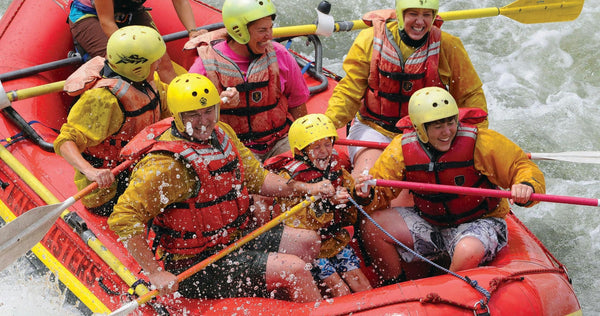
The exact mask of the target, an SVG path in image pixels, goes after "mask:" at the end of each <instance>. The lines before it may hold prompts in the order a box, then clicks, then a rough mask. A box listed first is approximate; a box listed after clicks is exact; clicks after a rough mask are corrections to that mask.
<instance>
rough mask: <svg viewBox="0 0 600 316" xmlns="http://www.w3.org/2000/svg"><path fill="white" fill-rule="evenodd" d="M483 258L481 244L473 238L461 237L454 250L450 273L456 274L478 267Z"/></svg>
mask: <svg viewBox="0 0 600 316" xmlns="http://www.w3.org/2000/svg"><path fill="white" fill-rule="evenodd" d="M484 256H485V247H484V245H483V243H482V242H481V241H480V240H479V239H477V238H475V237H469V236H467V237H463V238H462V239H461V240H460V241H459V242H458V243H457V244H456V247H455V248H454V255H453V256H452V263H451V264H450V271H452V272H457V271H461V270H466V269H472V268H475V267H477V266H479V263H480V262H481V260H483V257H484Z"/></svg>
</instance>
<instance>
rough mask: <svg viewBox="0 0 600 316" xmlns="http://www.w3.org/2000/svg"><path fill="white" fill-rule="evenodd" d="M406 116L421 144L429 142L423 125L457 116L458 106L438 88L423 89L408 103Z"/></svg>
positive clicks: (449, 95)
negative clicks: (408, 117)
mask: <svg viewBox="0 0 600 316" xmlns="http://www.w3.org/2000/svg"><path fill="white" fill-rule="evenodd" d="M408 115H409V116H410V120H411V121H412V124H413V126H414V128H415V130H416V131H417V135H419V139H420V140H421V141H422V142H423V143H427V142H429V137H427V130H426V129H425V123H429V122H434V121H437V120H441V119H445V118H448V117H452V116H456V115H458V105H456V101H455V100H454V98H453V97H452V95H451V94H450V92H448V91H446V90H444V89H442V88H439V87H428V88H423V89H420V90H418V91H417V92H415V93H414V94H413V95H412V96H411V97H410V101H408Z"/></svg>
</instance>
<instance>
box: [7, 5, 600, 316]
mask: <svg viewBox="0 0 600 316" xmlns="http://www.w3.org/2000/svg"><path fill="white" fill-rule="evenodd" d="M46 1H48V0H46ZM319 1H320V0H295V1H283V0H275V2H276V4H277V9H278V15H277V23H279V25H295V24H307V23H312V21H313V20H314V17H315V16H316V14H315V12H314V8H316V6H317V5H318V3H319ZM9 2H10V0H0V13H3V12H4V10H5V9H6V7H7V6H8V3H9ZM206 2H207V3H209V4H211V5H213V6H216V7H221V5H222V3H223V0H212V1H206ZM330 2H331V4H332V10H331V14H332V15H333V16H334V17H335V19H336V20H338V21H342V20H356V19H358V18H360V16H361V15H362V13H365V12H367V11H369V10H372V9H378V8H385V7H387V8H391V7H393V2H394V1H393V0H385V1H384V0H344V1H341V0H340V1H337V0H331V1H330ZM441 2H442V11H454V10H465V9H474V8H485V7H502V6H504V5H507V4H509V3H510V2H511V0H452V1H448V0H447V1H443V0H442V1H441ZM599 18H600V1H599V0H586V2H585V5H584V7H583V11H582V13H581V15H580V16H579V18H577V19H576V20H575V21H572V22H563V23H547V24H521V23H519V22H516V21H513V20H511V19H509V18H507V17H502V16H499V17H492V18H481V19H471V20H463V21H448V22H446V23H445V24H444V27H443V29H444V30H446V31H448V32H450V33H452V34H454V35H457V36H459V37H461V39H462V40H463V43H464V44H465V46H466V48H467V51H468V52H469V54H470V56H471V59H472V61H473V64H474V65H475V68H476V69H477V71H478V72H479V75H480V77H481V79H482V81H483V83H484V90H485V93H486V96H487V100H488V108H489V111H490V127H491V128H493V129H496V130H498V131H500V132H501V133H503V134H505V135H506V136H508V137H509V138H511V139H512V140H513V141H515V142H516V143H517V144H519V145H520V146H521V147H523V148H524V149H525V150H526V151H530V152H536V153H552V152H565V151H600V131H599V130H598V129H597V128H598V127H599V126H600V110H599V107H598V103H599V101H600V100H599V99H600V72H599V71H598V70H597V67H598V66H599V63H598V61H597V59H598V56H599V53H598V50H599V49H600V45H599V44H598V43H600V33H598V32H597V29H598V19H599ZM355 35H356V33H337V34H334V36H332V37H330V38H321V40H322V42H323V45H324V49H325V52H324V54H325V57H326V59H325V60H324V65H325V66H326V67H327V68H329V69H331V70H333V71H334V72H337V73H338V74H343V73H342V68H341V63H342V60H343V56H344V55H345V53H346V52H347V50H348V48H349V46H350V44H351V42H352V39H353V37H354V36H355ZM0 49H1V48H0ZM539 165H540V167H541V168H542V170H543V171H544V172H545V174H546V181H547V193H548V194H554V195H567V196H578V197H589V198H599V197H600V179H599V178H600V165H597V164H576V163H567V162H556V161H541V162H539ZM514 211H515V213H516V214H517V215H518V216H519V218H520V219H521V220H522V221H524V222H525V224H526V225H527V226H528V227H529V228H530V229H531V230H532V231H533V232H534V233H535V234H536V235H537V236H538V238H540V240H541V241H542V242H543V243H544V244H545V245H546V247H548V249H549V250H550V251H551V252H552V253H553V254H554V255H555V256H556V257H557V258H558V259H559V260H560V261H561V262H562V263H563V264H565V265H566V266H567V268H568V269H569V272H570V277H571V278H572V279H573V284H574V287H575V291H576V293H577V296H578V298H579V301H580V303H581V305H582V307H583V312H584V314H585V315H597V314H600V301H599V300H598V297H600V293H599V290H598V289H599V288H600V265H599V264H598V263H597V260H598V258H600V216H599V215H600V213H599V210H598V209H597V208H593V207H586V206H573V205H564V204H553V203H542V204H539V205H537V206H535V207H533V208H531V209H523V208H518V207H516V208H515V210H514ZM557 295H560V294H559V293H557ZM558 299H560V298H558ZM63 301H64V294H62V293H61V291H60V290H58V289H57V285H56V283H55V282H52V281H49V279H48V277H46V276H38V275H35V274H32V273H31V268H30V266H29V265H28V264H27V263H26V262H25V261H20V262H18V263H16V264H14V265H12V266H11V267H10V268H8V269H7V270H5V271H2V272H0V315H34V314H43V315H77V314H78V313H77V312H76V311H73V308H72V307H71V306H66V307H65V306H63ZM67 305H68V304H67Z"/></svg>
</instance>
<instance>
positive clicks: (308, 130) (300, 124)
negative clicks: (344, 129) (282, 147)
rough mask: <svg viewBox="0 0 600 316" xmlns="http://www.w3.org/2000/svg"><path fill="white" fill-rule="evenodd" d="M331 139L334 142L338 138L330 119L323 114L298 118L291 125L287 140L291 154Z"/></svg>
mask: <svg viewBox="0 0 600 316" xmlns="http://www.w3.org/2000/svg"><path fill="white" fill-rule="evenodd" d="M327 137H332V138H333V140H334V141H335V140H336V139H337V137H338V134H337V131H336V130H335V126H334V125H333V122H331V119H329V117H327V116H326V115H325V114H308V115H305V116H303V117H300V118H298V119H296V120H295V121H294V123H292V126H290V130H289V131H288V140H289V141H290V149H291V150H292V154H294V155H295V154H296V152H295V150H298V152H300V151H302V149H304V148H306V146H308V145H310V144H312V143H314V142H316V141H318V140H321V139H323V138H327Z"/></svg>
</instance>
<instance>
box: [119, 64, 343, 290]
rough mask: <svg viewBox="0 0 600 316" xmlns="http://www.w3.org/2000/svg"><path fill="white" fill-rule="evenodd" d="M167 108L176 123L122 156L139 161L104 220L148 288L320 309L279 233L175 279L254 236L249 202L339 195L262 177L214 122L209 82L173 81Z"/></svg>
mask: <svg viewBox="0 0 600 316" xmlns="http://www.w3.org/2000/svg"><path fill="white" fill-rule="evenodd" d="M167 101H168V104H169V109H170V110H171V112H172V113H173V118H172V119H171V118H169V119H165V120H162V121H160V122H158V123H156V124H153V125H151V126H149V127H148V128H146V129H145V130H143V131H142V132H141V133H139V134H138V135H137V136H136V137H135V138H134V139H133V140H132V141H131V142H130V143H129V144H128V145H127V146H126V147H125V148H124V149H123V151H122V152H121V155H122V156H123V159H125V158H132V159H136V160H137V159H139V162H138V163H137V164H136V166H135V168H134V170H133V172H132V174H131V180H130V183H129V186H128V187H127V189H126V190H125V192H124V193H123V195H122V196H121V198H120V199H119V202H118V203H117V205H115V209H114V212H113V213H112V214H111V216H110V217H109V219H108V224H109V226H110V228H111V229H112V230H113V231H115V232H116V233H117V234H118V235H119V237H120V239H121V240H123V241H124V243H125V245H126V247H127V249H128V250H129V252H130V253H131V255H132V256H133V257H134V258H135V259H136V260H137V261H138V262H139V264H140V265H141V267H142V268H143V269H144V271H145V273H147V274H148V277H149V279H150V282H151V283H152V284H153V285H154V286H156V288H157V289H158V290H159V291H160V292H161V294H168V293H171V292H174V291H177V290H178V291H179V292H180V293H181V294H182V295H183V296H185V297H195V298H198V297H201V298H222V297H237V296H260V297H270V295H271V293H272V292H274V291H275V292H277V293H286V294H289V297H288V298H289V299H291V300H293V301H298V302H308V301H317V300H320V299H321V295H320V293H319V291H318V288H317V287H316V285H315V283H314V281H313V279H312V275H311V274H310V272H309V271H307V270H305V266H306V262H305V261H304V260H303V259H302V258H300V257H298V256H296V255H293V254H291V252H290V251H288V249H286V248H285V247H286V246H285V245H286V244H291V242H289V241H288V242H286V240H287V239H289V238H290V236H291V234H290V233H289V232H288V230H286V228H284V227H283V226H281V225H280V226H278V227H276V228H273V229H271V230H270V231H268V232H266V233H264V234H262V235H261V236H260V237H258V239H256V240H254V241H253V242H251V243H248V244H246V245H245V246H244V247H242V249H240V250H238V251H236V252H233V253H231V254H229V255H227V257H226V258H224V259H222V260H219V261H217V262H216V263H214V264H212V265H210V266H208V267H206V268H205V269H204V270H203V271H201V272H199V273H196V274H195V275H193V276H191V277H189V278H187V279H186V280H184V281H182V282H181V283H178V282H177V278H176V276H175V275H176V274H179V273H181V272H182V271H184V270H186V269H188V268H190V267H191V266H192V265H193V264H195V263H197V262H200V261H201V260H203V259H205V258H207V257H208V256H210V255H212V254H215V253H216V252H218V251H219V250H221V249H223V248H224V247H225V246H227V245H229V244H231V243H233V242H235V241H236V240H237V239H238V238H239V237H240V236H242V235H245V234H246V233H248V232H249V231H250V229H251V227H252V225H253V221H254V218H255V217H261V216H262V215H260V214H256V215H255V214H253V212H260V211H261V210H260V209H257V210H251V208H250V196H249V194H251V193H253V194H261V195H266V196H278V197H282V196H286V197H287V196H304V195H306V194H310V195H322V196H323V197H330V196H333V194H334V193H335V190H334V188H333V185H332V184H331V182H330V181H329V180H323V181H319V182H317V183H302V182H298V181H291V182H290V181H287V180H286V179H284V178H282V177H280V176H279V175H276V174H274V173H271V172H269V171H267V170H265V169H264V168H263V167H262V166H261V163H260V162H259V161H258V160H256V158H255V157H254V155H253V154H252V153H251V152H250V150H249V149H248V148H246V147H245V146H244V145H243V144H242V143H241V142H240V140H239V139H238V138H237V136H236V134H235V132H234V131H233V130H232V128H231V127H230V126H229V125H227V124H225V123H223V122H219V121H218V113H219V111H218V109H219V106H220V103H221V100H220V98H219V94H218V92H217V89H216V87H215V86H214V85H213V84H212V82H211V81H210V80H209V79H208V78H206V77H204V76H202V75H199V74H192V73H189V74H184V75H180V76H178V77H176V78H175V79H173V81H172V82H171V84H170V85H169V88H168V91H167ZM148 223H150V227H148V228H146V225H148ZM147 229H152V231H154V232H155V234H156V237H155V238H154V244H153V247H152V248H153V249H154V250H155V251H156V252H157V255H158V256H157V257H158V258H159V260H163V261H164V267H165V269H164V270H163V269H161V266H160V264H159V261H158V260H157V259H155V258H156V257H155V254H154V253H153V251H152V250H153V249H151V247H149V246H148V243H147V241H146V238H145V233H146V231H147ZM290 276H291V277H290ZM277 290H278V291H277Z"/></svg>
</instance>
